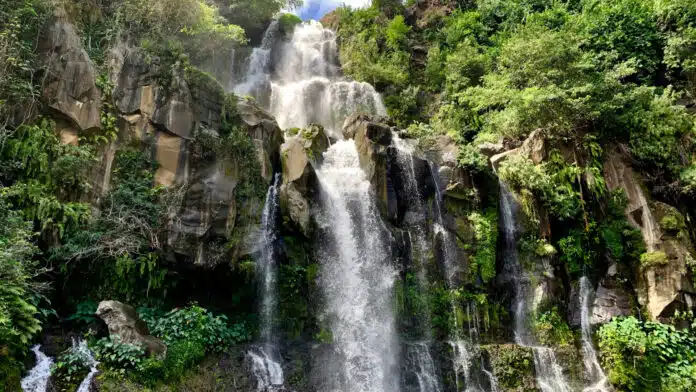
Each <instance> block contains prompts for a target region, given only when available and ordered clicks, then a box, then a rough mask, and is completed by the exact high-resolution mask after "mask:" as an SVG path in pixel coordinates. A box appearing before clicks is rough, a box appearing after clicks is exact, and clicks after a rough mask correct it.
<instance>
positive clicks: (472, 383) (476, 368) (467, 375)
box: [428, 164, 498, 392]
mask: <svg viewBox="0 0 696 392" xmlns="http://www.w3.org/2000/svg"><path fill="white" fill-rule="evenodd" d="M428 166H429V168H430V174H431V176H432V178H433V182H434V183H435V190H436V197H435V206H436V208H435V212H436V221H435V223H434V224H433V231H434V234H435V236H438V235H439V236H440V237H441V242H442V257H443V261H444V266H445V275H446V277H445V278H446V282H447V287H448V289H454V288H456V287H457V281H456V277H457V275H458V273H459V271H460V270H459V268H460V267H459V264H460V263H458V260H457V255H456V251H455V247H456V239H454V238H452V235H451V234H450V232H449V231H448V230H447V229H446V228H445V226H444V221H443V216H442V201H443V195H442V191H441V190H440V180H439V176H438V174H437V171H436V170H435V168H434V167H433V165H430V164H428ZM470 314H471V312H470ZM469 319H470V320H471V317H470V318H469ZM477 324H478V323H477ZM462 327H463V326H460V325H458V322H457V306H456V303H455V302H454V300H453V301H452V326H451V327H450V342H449V344H450V347H451V348H452V354H453V359H452V366H453V370H454V374H455V382H456V386H457V391H464V392H483V391H485V390H486V386H488V390H490V391H493V392H495V391H497V390H498V387H497V384H498V383H497V380H496V378H495V376H493V373H491V372H490V371H488V370H487V369H486V368H485V366H484V365H483V361H482V360H481V358H480V352H479V351H480V350H479V347H478V343H477V342H478V335H479V329H478V325H476V326H475V327H474V328H472V326H471V325H469V338H468V339H466V338H465V337H464V336H462V334H461V332H462V331H461V328H462ZM460 375H463V376H464V379H463V383H462V381H461V380H460ZM482 378H484V379H483V380H482Z"/></svg>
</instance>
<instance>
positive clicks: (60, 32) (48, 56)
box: [38, 8, 102, 131]
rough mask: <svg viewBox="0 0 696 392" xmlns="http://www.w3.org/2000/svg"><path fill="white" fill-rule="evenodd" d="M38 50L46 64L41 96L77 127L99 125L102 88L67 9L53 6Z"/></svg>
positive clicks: (96, 126) (83, 127)
mask: <svg viewBox="0 0 696 392" xmlns="http://www.w3.org/2000/svg"><path fill="white" fill-rule="evenodd" d="M42 35H43V37H42V39H41V40H40V46H39V49H38V50H39V53H40V54H41V57H42V61H43V63H44V65H45V67H46V74H45V81H44V89H43V97H44V99H45V100H46V101H47V104H48V106H50V107H51V108H52V109H54V110H56V111H58V112H59V113H60V114H62V115H63V116H65V117H66V118H68V119H70V120H71V121H72V122H73V123H74V124H75V125H76V126H77V128H78V129H77V130H78V131H85V130H90V129H95V128H100V127H101V117H100V113H101V105H102V102H101V91H100V90H99V89H98V88H97V86H96V70H95V68H94V64H92V61H91V60H90V59H89V56H88V55H87V52H86V51H85V49H84V48H83V46H82V40H81V39H80V37H79V36H78V34H77V32H76V31H75V27H74V26H73V25H72V24H71V23H70V21H69V19H68V15H67V13H66V12H65V11H64V10H63V9H61V8H58V9H56V11H55V13H54V15H53V18H52V19H51V20H50V21H49V22H48V23H47V24H46V27H45V28H44V31H43V34H42Z"/></svg>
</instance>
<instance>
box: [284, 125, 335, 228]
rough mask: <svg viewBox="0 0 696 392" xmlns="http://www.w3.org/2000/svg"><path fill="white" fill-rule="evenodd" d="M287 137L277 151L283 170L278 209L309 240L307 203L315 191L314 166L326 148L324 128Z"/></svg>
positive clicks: (314, 128)
mask: <svg viewBox="0 0 696 392" xmlns="http://www.w3.org/2000/svg"><path fill="white" fill-rule="evenodd" d="M296 132H297V133H296V134H295V135H288V138H287V141H286V142H285V143H284V144H283V145H282V146H281V147H280V156H281V161H282V170H283V183H282V185H281V187H280V195H279V196H280V208H281V211H282V213H283V215H285V216H287V217H289V218H290V221H291V222H293V223H294V224H295V225H296V226H297V227H298V228H299V229H300V231H301V232H302V233H303V234H305V235H306V236H309V233H310V202H311V200H312V194H313V192H314V189H315V187H316V181H317V178H316V173H315V171H314V167H313V166H312V163H313V162H318V161H320V160H321V156H322V154H323V153H324V151H326V149H327V148H328V147H329V142H328V137H327V136H326V133H325V132H324V128H323V127H321V126H318V125H310V126H309V127H307V128H306V129H302V130H296Z"/></svg>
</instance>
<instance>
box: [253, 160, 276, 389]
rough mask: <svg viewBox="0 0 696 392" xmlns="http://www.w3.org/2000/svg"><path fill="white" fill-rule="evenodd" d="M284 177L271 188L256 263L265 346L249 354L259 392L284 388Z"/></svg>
mask: <svg viewBox="0 0 696 392" xmlns="http://www.w3.org/2000/svg"><path fill="white" fill-rule="evenodd" d="M279 186H280V174H276V175H275V179H274V181H273V184H272V185H271V186H270V187H269V188H268V192H267V193H266V201H265V203H264V206H263V213H262V215H261V235H260V236H259V256H258V258H257V260H256V278H257V280H258V281H259V282H260V283H261V287H260V297H261V309H260V313H261V343H260V344H259V345H257V346H256V347H252V348H251V349H250V350H249V352H248V353H247V359H248V361H249V364H250V369H251V374H252V376H253V378H254V379H255V381H256V391H257V392H270V391H274V390H277V389H279V388H281V387H282V385H283V383H284V379H283V369H282V367H281V365H280V354H279V353H278V349H277V348H276V343H277V342H276V334H275V328H274V323H275V315H276V309H277V307H278V293H277V286H278V266H277V263H276V260H277V258H276V254H275V250H274V249H275V241H276V237H277V229H276V224H277V221H278V211H279V205H278V190H279Z"/></svg>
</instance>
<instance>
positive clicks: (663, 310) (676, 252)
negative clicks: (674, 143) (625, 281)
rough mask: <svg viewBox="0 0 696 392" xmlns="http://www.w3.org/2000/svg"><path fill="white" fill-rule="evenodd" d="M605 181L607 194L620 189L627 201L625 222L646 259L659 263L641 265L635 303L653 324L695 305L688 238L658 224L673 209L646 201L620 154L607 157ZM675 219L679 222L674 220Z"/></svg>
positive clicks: (636, 179) (643, 192) (637, 182)
mask: <svg viewBox="0 0 696 392" xmlns="http://www.w3.org/2000/svg"><path fill="white" fill-rule="evenodd" d="M604 177H605V179H606V183H607V187H608V188H609V190H615V189H621V190H623V192H624V193H625V195H626V196H627V199H628V203H627V205H626V210H625V214H626V218H627V219H628V221H629V223H630V224H631V225H632V226H634V227H635V228H637V229H639V230H640V231H641V234H642V236H643V240H644V242H645V245H646V248H647V252H648V255H646V256H649V255H650V254H652V255H660V260H659V262H653V263H646V262H642V265H641V268H640V271H638V280H637V281H638V287H637V291H638V293H637V294H638V301H639V303H640V304H641V305H643V306H644V307H645V308H646V310H647V311H648V313H649V315H650V317H651V318H652V319H654V320H657V319H664V318H669V317H670V316H671V315H672V314H673V313H674V311H675V310H680V309H690V308H693V307H694V305H696V301H694V299H696V292H695V291H694V287H693V285H692V283H691V279H690V273H689V270H688V269H687V261H690V260H693V249H692V246H691V244H690V242H689V240H688V235H679V233H678V231H679V230H677V232H672V233H669V232H668V231H669V230H668V231H665V230H663V229H662V228H661V225H660V223H662V221H663V219H664V218H665V217H666V216H668V215H673V216H674V215H675V214H676V215H678V212H676V209H674V208H672V207H670V206H667V205H666V204H664V203H654V202H650V201H649V200H648V197H647V196H646V194H645V191H644V190H643V184H642V182H641V180H640V178H639V177H638V176H637V174H636V173H635V172H634V171H633V169H632V168H631V167H630V165H629V164H628V159H627V158H626V157H625V155H624V154H622V153H621V152H619V151H615V152H613V153H611V154H609V155H608V157H607V159H606V161H605V163H604ZM677 219H678V218H677Z"/></svg>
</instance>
